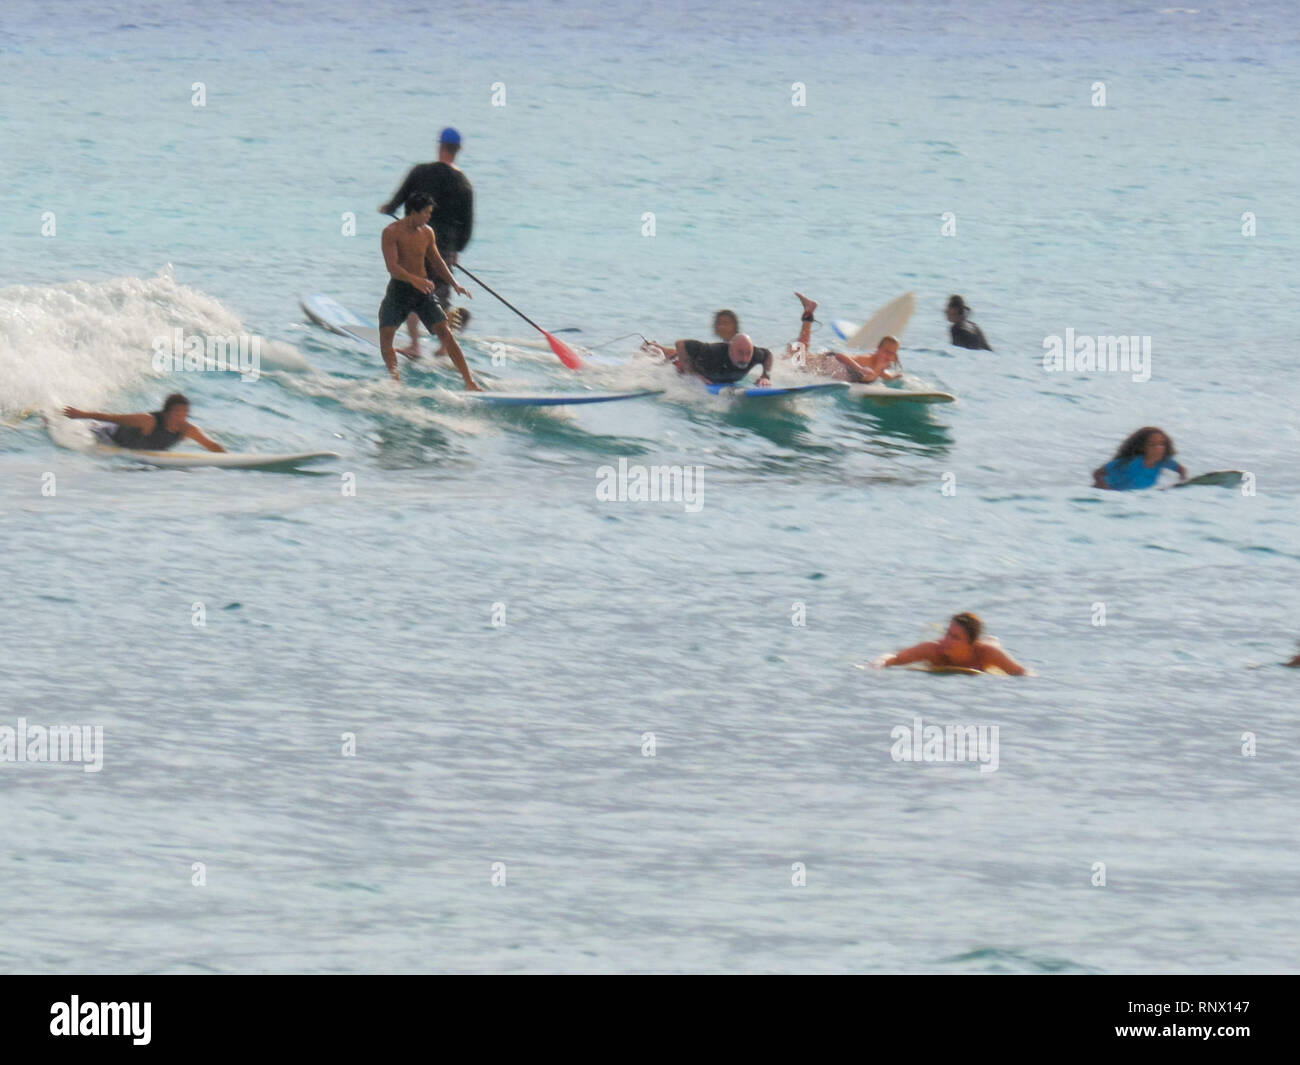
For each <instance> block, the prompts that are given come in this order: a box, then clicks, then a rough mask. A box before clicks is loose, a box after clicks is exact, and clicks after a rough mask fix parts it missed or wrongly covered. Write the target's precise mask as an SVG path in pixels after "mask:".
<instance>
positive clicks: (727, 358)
mask: <svg viewBox="0 0 1300 1065" xmlns="http://www.w3.org/2000/svg"><path fill="white" fill-rule="evenodd" d="M719 313H721V312H719ZM734 320H735V318H734V316H733V318H732V321H733V322H734ZM717 327H718V322H717V319H715V320H714V329H715V330H716V329H717ZM646 344H648V345H649V346H650V347H652V348H654V349H656V350H657V351H659V352H660V353H661V354H662V355H663V357H664V358H665V359H667V360H668V361H669V362H671V363H673V364H674V365H675V366H676V367H677V372H678V373H684V374H694V375H695V376H697V377H703V378H704V379H705V380H706V381H708V382H709V384H712V385H731V384H735V383H736V382H737V381H740V380H741V379H742V378H744V376H745V375H746V374H747V373H749V371H750V370H751V369H753V368H754V367H755V366H762V367H763V372H762V374H761V375H760V376H759V378H758V387H759V388H768V387H770V386H771V384H772V376H771V374H772V353H771V352H770V351H769V350H768V349H767V348H756V347H754V342H753V341H752V340H751V339H750V338H749V336H748V335H746V334H745V333H736V332H734V330H733V332H732V335H731V336H730V337H729V338H728V339H726V340H724V341H719V342H718V343H716V344H710V343H707V342H706V341H703V340H679V341H677V342H676V344H674V345H673V346H672V347H671V348H669V347H665V346H664V345H663V344H657V343H655V341H653V340H648V341H646Z"/></svg>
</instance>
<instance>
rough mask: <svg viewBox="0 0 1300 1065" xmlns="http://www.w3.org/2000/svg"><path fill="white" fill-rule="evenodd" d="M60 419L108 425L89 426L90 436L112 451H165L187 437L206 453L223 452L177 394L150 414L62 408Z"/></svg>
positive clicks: (186, 403)
mask: <svg viewBox="0 0 1300 1065" xmlns="http://www.w3.org/2000/svg"><path fill="white" fill-rule="evenodd" d="M63 416H64V417H65V418H90V419H92V420H93V421H97V422H107V423H108V424H107V425H96V426H92V427H91V432H92V433H93V434H94V436H95V439H97V440H98V441H99V442H100V443H103V444H112V445H113V446H114V447H126V448H131V449H132V450H134V451H166V450H167V449H168V448H169V447H172V446H174V445H175V444H178V443H180V441H181V440H182V439H183V438H185V437H188V438H189V439H191V440H193V441H194V442H195V443H196V444H198V445H199V446H200V447H204V448H207V449H208V450H209V451H225V450H226V449H225V448H224V447H222V446H221V445H220V444H218V443H217V442H216V441H215V440H213V439H212V438H211V437H209V436H208V435H207V434H206V433H205V432H204V431H203V430H202V429H200V428H199V427H198V426H197V425H195V424H194V423H193V422H191V421H190V420H189V419H190V401H189V400H188V399H186V398H185V397H184V396H183V395H181V394H180V393H179V392H173V393H172V394H171V395H170V396H168V397H167V399H166V400H164V401H163V405H162V410H156V411H154V412H153V413H151V414H105V413H104V412H103V411H94V410H78V409H77V408H76V407H64V408H63Z"/></svg>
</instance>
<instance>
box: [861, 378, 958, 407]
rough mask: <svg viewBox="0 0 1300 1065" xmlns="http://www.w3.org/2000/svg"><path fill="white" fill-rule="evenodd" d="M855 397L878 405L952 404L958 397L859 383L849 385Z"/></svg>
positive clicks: (923, 390) (914, 389) (917, 389)
mask: <svg viewBox="0 0 1300 1065" xmlns="http://www.w3.org/2000/svg"><path fill="white" fill-rule="evenodd" d="M849 392H850V394H851V395H853V396H859V397H861V398H863V399H870V400H873V401H874V402H877V403H952V402H955V401H956V399H957V397H956V396H954V395H952V394H951V393H950V392H930V391H927V390H925V389H920V388H906V387H903V388H891V387H890V386H889V385H882V384H870V385H864V384H861V383H857V382H851V383H850V384H849Z"/></svg>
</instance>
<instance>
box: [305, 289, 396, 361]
mask: <svg viewBox="0 0 1300 1065" xmlns="http://www.w3.org/2000/svg"><path fill="white" fill-rule="evenodd" d="M298 306H299V307H301V308H302V313H303V314H305V315H306V316H307V317H308V319H309V320H310V321H312V322H314V323H315V324H316V325H318V326H320V327H321V328H322V329H328V330H329V331H330V332H331V333H337V334H338V335H339V336H345V337H352V338H353V339H355V340H360V341H361V342H362V343H365V344H370V345H373V346H374V347H376V348H377V347H379V323H378V322H376V321H375V319H373V318H363V317H362V316H361V315H359V314H353V313H352V311H350V310H348V309H347V308H346V307H344V306H343V304H341V303H340V302H339V301H338V300H336V299H334V297H332V296H325V295H322V294H321V293H314V294H312V295H310V296H303V297H302V299H300V300H299V301H298Z"/></svg>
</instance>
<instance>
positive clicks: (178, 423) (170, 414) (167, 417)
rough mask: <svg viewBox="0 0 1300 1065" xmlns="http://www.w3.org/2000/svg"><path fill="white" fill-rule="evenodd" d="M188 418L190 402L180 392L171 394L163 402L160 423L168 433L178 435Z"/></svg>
mask: <svg viewBox="0 0 1300 1065" xmlns="http://www.w3.org/2000/svg"><path fill="white" fill-rule="evenodd" d="M189 417H190V401H189V400H188V399H186V398H185V396H183V395H182V394H181V393H180V392H173V393H172V394H171V395H170V396H168V397H167V398H166V399H165V400H163V408H162V423H163V428H164V429H166V430H167V431H168V432H169V433H179V432H180V431H181V430H182V429H183V428H185V423H186V422H187V421H189Z"/></svg>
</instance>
